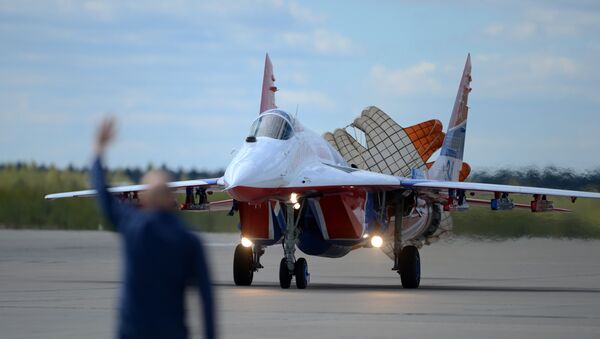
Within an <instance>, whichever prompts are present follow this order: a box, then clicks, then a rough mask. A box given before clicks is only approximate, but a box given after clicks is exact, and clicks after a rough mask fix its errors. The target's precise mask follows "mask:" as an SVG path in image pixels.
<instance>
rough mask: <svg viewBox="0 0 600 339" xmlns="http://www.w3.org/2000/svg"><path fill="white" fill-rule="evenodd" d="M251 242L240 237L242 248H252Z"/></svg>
mask: <svg viewBox="0 0 600 339" xmlns="http://www.w3.org/2000/svg"><path fill="white" fill-rule="evenodd" d="M252 245H253V244H252V240H250V239H248V238H246V237H242V246H244V247H250V246H252Z"/></svg>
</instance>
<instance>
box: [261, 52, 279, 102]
mask: <svg viewBox="0 0 600 339" xmlns="http://www.w3.org/2000/svg"><path fill="white" fill-rule="evenodd" d="M275 92H277V87H275V76H274V75H273V65H272V64H271V58H269V54H268V53H267V56H266V57H265V73H264V76H263V84H262V95H261V98H260V113H262V112H264V111H267V110H270V109H273V108H277V106H275Z"/></svg>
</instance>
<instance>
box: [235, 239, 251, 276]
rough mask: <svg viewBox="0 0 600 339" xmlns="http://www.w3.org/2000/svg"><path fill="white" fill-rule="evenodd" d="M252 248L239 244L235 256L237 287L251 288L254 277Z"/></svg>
mask: <svg viewBox="0 0 600 339" xmlns="http://www.w3.org/2000/svg"><path fill="white" fill-rule="evenodd" d="M253 262H254V255H253V253H252V247H244V246H242V244H239V245H237V246H236V248H235V253H234V255H233V281H234V282H235V284H236V285H237V286H250V284H252V278H253V277H254V267H253Z"/></svg>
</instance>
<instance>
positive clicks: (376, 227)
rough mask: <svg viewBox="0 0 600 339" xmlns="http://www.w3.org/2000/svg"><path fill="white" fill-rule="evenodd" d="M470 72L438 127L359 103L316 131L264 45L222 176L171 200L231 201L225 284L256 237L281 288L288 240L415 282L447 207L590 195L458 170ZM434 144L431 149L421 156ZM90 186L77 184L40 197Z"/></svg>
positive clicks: (239, 275)
mask: <svg viewBox="0 0 600 339" xmlns="http://www.w3.org/2000/svg"><path fill="white" fill-rule="evenodd" d="M471 80H472V79H471V58H470V56H467V60H466V63H465V66H464V70H463V72H462V76H461V78H460V83H459V88H458V93H457V95H456V100H455V102H454V107H453V109H452V113H451V117H450V122H449V124H448V127H447V130H446V132H445V133H444V132H443V131H442V124H441V123H440V122H439V121H437V120H429V121H426V122H423V123H421V124H417V125H414V126H410V127H406V128H404V127H401V126H400V125H398V124H397V123H396V122H395V121H393V120H392V119H391V118H390V117H389V116H388V115H387V114H385V113H384V112H382V111H381V110H380V109H378V108H377V107H368V108H366V109H365V110H364V111H363V112H362V114H361V115H360V117H358V118H357V119H356V120H354V122H353V123H351V124H350V125H349V126H347V128H343V129H338V130H336V131H334V132H333V133H326V134H325V135H319V134H318V133H315V132H313V131H312V130H310V129H309V128H307V127H305V126H304V125H303V124H301V123H300V121H299V120H298V118H297V117H296V116H294V115H291V114H289V113H288V112H287V111H285V110H282V109H279V108H278V107H277V106H276V105H275V93H276V92H277V90H278V89H277V87H276V86H275V77H274V74H273V66H272V64H271V60H270V58H269V55H268V54H267V56H266V59H265V68H264V75H263V85H262V98H261V104H260V111H259V112H258V113H259V114H258V115H257V117H256V118H255V119H254V120H253V121H252V122H251V124H250V126H251V127H250V132H249V134H248V136H247V138H246V139H245V140H244V141H243V143H242V146H241V149H240V150H239V151H238V152H237V153H236V154H235V156H234V158H233V159H232V160H231V163H230V164H229V165H228V166H227V168H226V170H225V174H224V176H223V177H220V178H210V179H198V180H186V181H177V182H171V183H170V184H169V186H170V187H171V188H172V189H173V190H175V191H177V192H179V193H182V194H185V202H184V203H182V204H180V205H179V208H180V209H181V210H186V211H211V210H212V211H215V210H223V209H226V210H229V214H231V215H233V214H234V213H239V218H240V224H239V228H240V243H239V244H238V245H237V247H236V248H235V252H234V256H233V280H234V282H235V284H236V285H242V286H243V285H251V283H252V280H253V276H254V274H255V273H256V272H257V271H258V270H260V269H261V268H263V266H262V265H261V262H260V259H261V256H262V255H263V254H264V253H265V249H266V248H267V247H269V246H273V245H280V246H281V247H282V248H283V255H282V259H281V262H280V266H279V283H280V286H281V288H290V286H291V283H292V281H293V280H295V284H296V286H297V288H299V289H303V288H306V287H307V286H308V284H309V281H310V274H309V270H308V264H307V260H306V259H305V258H297V250H300V251H301V252H303V253H304V254H306V255H309V256H323V257H331V258H341V257H343V256H345V255H346V254H348V253H349V252H350V251H353V250H357V249H361V248H381V249H382V250H383V251H384V252H385V253H386V254H387V255H388V256H389V257H390V258H391V259H392V260H393V270H394V271H396V272H397V273H398V274H399V275H400V278H401V283H402V286H403V287H404V288H418V287H419V283H420V278H421V263H420V257H419V249H420V248H421V247H422V246H423V245H428V244H431V243H433V242H434V241H435V240H437V239H438V238H439V237H440V236H442V235H443V234H444V233H447V232H448V231H449V230H450V228H451V217H450V212H451V211H455V210H467V209H468V206H469V203H477V204H481V203H485V204H489V206H490V207H491V208H492V209H493V210H510V209H513V208H523V207H526V208H530V209H531V211H533V212H536V213H539V212H549V211H563V209H559V208H555V207H554V206H553V203H552V202H551V201H550V200H548V198H547V197H549V196H566V197H570V198H571V199H572V201H573V202H574V201H575V199H576V198H595V199H599V198H600V193H592V192H581V191H569V190H559V189H550V188H538V187H525V186H511V185H495V184H485V183H475V182H465V181H464V180H465V178H466V177H467V176H468V174H469V172H470V166H469V165H468V164H467V163H465V162H463V151H464V146H465V137H466V131H467V118H468V111H469V107H468V104H467V103H468V98H469V93H470V92H471V86H470V84H471ZM352 131H354V132H352ZM351 132H352V133H351ZM351 134H354V136H353V135H351ZM438 149H440V153H439V156H438V157H437V159H435V160H434V161H431V162H429V161H428V160H429V158H430V157H431V156H432V155H433V154H434V153H435V152H436V151H437V150H438ZM145 189H146V187H145V186H144V185H132V186H120V187H113V188H110V192H112V193H113V194H115V195H118V196H119V197H120V198H121V199H122V201H123V202H124V203H135V202H136V200H137V195H138V192H140V191H143V190H145ZM212 191H223V192H226V193H228V194H229V196H230V197H231V199H228V200H225V201H217V202H210V203H209V202H208V199H207V193H210V192H212ZM474 192H489V193H491V194H492V197H493V198H492V199H490V200H482V199H474V198H472V197H471V195H472V194H473V193H474ZM94 194H95V191H94V190H85V191H77V192H67V193H56V194H49V195H47V196H46V197H45V198H46V199H58V198H71V197H89V196H93V195H94ZM512 194H524V195H530V196H532V197H533V198H532V201H531V204H530V205H523V204H515V203H513V202H512V199H511V198H510V195H512ZM482 227H484V226H482ZM277 247H279V246H277Z"/></svg>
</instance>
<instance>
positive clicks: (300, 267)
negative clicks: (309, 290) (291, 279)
mask: <svg viewBox="0 0 600 339" xmlns="http://www.w3.org/2000/svg"><path fill="white" fill-rule="evenodd" d="M294 275H295V276H296V287H298V289H305V288H306V287H307V286H308V283H309V281H310V274H309V273H308V263H307V262H306V259H304V258H300V259H298V260H296V264H295V265H294Z"/></svg>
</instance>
